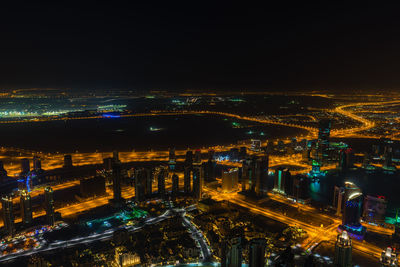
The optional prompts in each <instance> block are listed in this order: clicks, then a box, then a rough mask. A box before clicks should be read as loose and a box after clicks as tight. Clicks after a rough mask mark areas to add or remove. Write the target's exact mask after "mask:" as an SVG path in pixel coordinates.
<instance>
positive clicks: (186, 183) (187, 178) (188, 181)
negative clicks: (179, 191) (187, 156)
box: [183, 166, 192, 194]
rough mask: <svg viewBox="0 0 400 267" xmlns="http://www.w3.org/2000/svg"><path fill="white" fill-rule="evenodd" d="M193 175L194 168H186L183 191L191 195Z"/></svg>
mask: <svg viewBox="0 0 400 267" xmlns="http://www.w3.org/2000/svg"><path fill="white" fill-rule="evenodd" d="M191 174H192V166H185V167H184V171H183V191H184V192H185V193H186V194H189V193H191V192H192V189H191Z"/></svg>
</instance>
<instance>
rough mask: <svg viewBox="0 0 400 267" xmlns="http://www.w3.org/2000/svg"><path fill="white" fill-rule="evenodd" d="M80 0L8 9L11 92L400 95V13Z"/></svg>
mask: <svg viewBox="0 0 400 267" xmlns="http://www.w3.org/2000/svg"><path fill="white" fill-rule="evenodd" d="M31 2H34V1H31ZM80 2H81V3H78V2H77V3H72V2H69V3H66V4H62V3H61V2H59V1H52V2H50V1H49V3H48V4H38V3H30V4H29V3H26V4H24V3H22V2H19V3H18V4H17V5H15V6H12V7H11V6H1V7H0V87H1V88H10V87H11V88H25V87H52V88H54V87H56V88H57V87H62V88H129V89H165V90H173V89H242V88H247V89H259V90H275V89H281V90H282V89H303V90H311V89H324V88H327V89H348V88H359V89H360V88H361V89H363V88H366V89H374V88H395V89H396V88H399V89H400V15H399V14H400V9H399V7H398V6H389V5H383V4H380V5H376V6H374V5H365V6H364V5H355V4H354V5H349V3H346V2H351V1H343V2H342V1H319V2H320V3H319V4H315V3H313V4H306V3H304V2H306V1H297V2H298V4H296V5H293V3H291V2H290V1H277V2H280V4H279V5H278V4H274V5H265V6H257V5H254V4H252V3H250V2H251V1H241V4H240V5H233V4H232V3H229V2H222V1H213V2H214V3H213V2H211V3H207V2H204V1H185V3H186V4H182V3H180V4H173V2H171V1H163V2H162V3H164V4H158V3H157V2H152V1H140V2H148V4H133V3H134V2H139V1H130V2H131V3H130V4H128V2H118V1H104V2H94V1H80ZM82 2H84V3H82ZM248 2H249V3H248ZM265 2H268V1H265ZM339 2H340V3H339ZM376 2H378V1H376ZM382 2H384V1H382Z"/></svg>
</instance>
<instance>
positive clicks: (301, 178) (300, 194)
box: [292, 174, 310, 202]
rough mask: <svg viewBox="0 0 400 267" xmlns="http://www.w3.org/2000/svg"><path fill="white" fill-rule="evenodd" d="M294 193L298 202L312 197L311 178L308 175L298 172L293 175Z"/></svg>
mask: <svg viewBox="0 0 400 267" xmlns="http://www.w3.org/2000/svg"><path fill="white" fill-rule="evenodd" d="M292 195H293V197H294V198H295V199H296V201H298V202H304V201H306V200H308V199H310V194H309V179H308V177H307V176H305V175H301V174H297V175H295V176H294V177H293V189H292Z"/></svg>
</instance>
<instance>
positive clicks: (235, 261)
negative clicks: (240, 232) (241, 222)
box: [221, 237, 243, 267]
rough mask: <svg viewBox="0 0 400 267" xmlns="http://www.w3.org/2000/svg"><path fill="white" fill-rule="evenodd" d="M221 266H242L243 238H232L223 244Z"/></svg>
mask: <svg viewBox="0 0 400 267" xmlns="http://www.w3.org/2000/svg"><path fill="white" fill-rule="evenodd" d="M223 248H224V249H223V251H222V255H221V258H222V262H221V267H242V260H243V255H242V252H243V251H242V239H241V238H240V237H233V238H230V239H229V240H228V241H227V242H226V243H225V245H224V246H223Z"/></svg>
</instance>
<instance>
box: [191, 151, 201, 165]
mask: <svg viewBox="0 0 400 267" xmlns="http://www.w3.org/2000/svg"><path fill="white" fill-rule="evenodd" d="M193 163H195V164H201V150H200V149H197V150H196V151H195V152H194V161H193Z"/></svg>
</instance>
